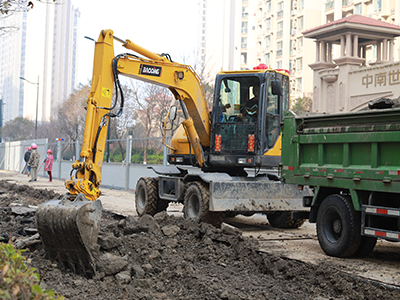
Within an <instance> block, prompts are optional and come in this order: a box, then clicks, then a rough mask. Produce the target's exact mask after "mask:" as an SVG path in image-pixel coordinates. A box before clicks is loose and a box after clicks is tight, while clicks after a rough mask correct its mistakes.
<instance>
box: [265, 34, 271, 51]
mask: <svg viewBox="0 0 400 300" xmlns="http://www.w3.org/2000/svg"><path fill="white" fill-rule="evenodd" d="M269 47H271V36H269V35H267V36H266V37H265V48H267V49H268V48H269Z"/></svg>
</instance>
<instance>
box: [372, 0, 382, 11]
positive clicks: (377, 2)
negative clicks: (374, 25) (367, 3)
mask: <svg viewBox="0 0 400 300" xmlns="http://www.w3.org/2000/svg"><path fill="white" fill-rule="evenodd" d="M381 10H382V0H374V11H375V12H380V11H381Z"/></svg>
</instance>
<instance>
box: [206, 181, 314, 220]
mask: <svg viewBox="0 0 400 300" xmlns="http://www.w3.org/2000/svg"><path fill="white" fill-rule="evenodd" d="M312 195H313V192H312V191H311V190H310V189H309V188H308V187H307V186H304V187H303V189H302V190H299V189H298V188H297V186H296V185H292V184H282V183H280V182H277V181H268V180H258V181H211V182H210V211H241V212H245V211H253V212H271V211H309V208H308V207H304V206H303V197H304V196H312Z"/></svg>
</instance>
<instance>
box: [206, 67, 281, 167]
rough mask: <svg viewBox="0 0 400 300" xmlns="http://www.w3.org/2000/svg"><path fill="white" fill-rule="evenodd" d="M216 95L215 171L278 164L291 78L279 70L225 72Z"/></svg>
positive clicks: (211, 162) (212, 153)
mask: <svg viewBox="0 0 400 300" xmlns="http://www.w3.org/2000/svg"><path fill="white" fill-rule="evenodd" d="M214 96H215V98H214V106H213V112H214V113H213V117H212V118H213V119H212V134H211V149H210V155H209V159H208V162H209V165H212V166H213V170H215V169H217V168H218V167H220V168H221V170H222V169H226V168H232V169H235V170H240V169H241V168H252V167H257V168H259V167H277V166H278V164H279V162H280V123H281V120H282V115H283V114H282V112H283V111H284V110H287V109H288V106H289V105H288V104H289V84H288V77H287V76H286V75H285V74H281V73H278V72H275V71H273V72H272V71H271V72H269V71H264V72H260V71H247V72H246V71H241V72H221V73H219V74H218V75H217V78H216V87H215V94H214Z"/></svg>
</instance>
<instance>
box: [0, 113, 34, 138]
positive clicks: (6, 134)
mask: <svg viewBox="0 0 400 300" xmlns="http://www.w3.org/2000/svg"><path fill="white" fill-rule="evenodd" d="M1 137H2V139H3V140H5V141H7V140H8V141H23V140H29V139H33V138H34V137H35V122H33V121H31V120H29V119H25V118H22V117H17V118H15V119H12V120H10V121H8V122H6V124H5V125H4V126H3V127H2V128H1Z"/></svg>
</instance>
